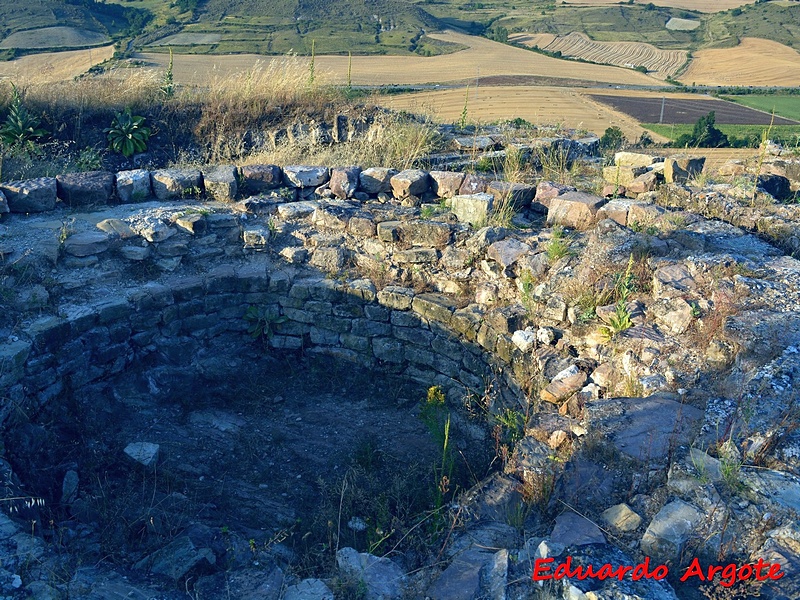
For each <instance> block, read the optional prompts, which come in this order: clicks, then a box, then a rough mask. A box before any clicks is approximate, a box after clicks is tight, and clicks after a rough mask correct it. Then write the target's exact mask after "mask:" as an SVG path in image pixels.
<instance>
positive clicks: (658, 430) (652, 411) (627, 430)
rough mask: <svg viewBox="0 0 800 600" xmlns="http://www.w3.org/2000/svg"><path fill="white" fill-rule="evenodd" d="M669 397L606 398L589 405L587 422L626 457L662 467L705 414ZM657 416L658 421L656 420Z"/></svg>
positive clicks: (657, 395)
mask: <svg viewBox="0 0 800 600" xmlns="http://www.w3.org/2000/svg"><path fill="white" fill-rule="evenodd" d="M676 397H677V396H672V395H670V394H665V393H658V394H654V395H652V396H648V397H646V398H606V399H601V400H598V401H596V402H592V403H591V404H587V406H586V408H587V411H588V418H589V419H591V422H592V423H594V424H595V428H596V430H597V431H598V432H602V434H603V435H604V436H606V437H607V438H608V439H610V440H611V441H612V442H613V444H614V446H616V448H617V449H618V450H619V451H620V452H623V453H624V454H627V455H628V456H630V457H632V458H635V459H637V460H641V461H645V462H654V463H656V464H662V463H661V461H663V460H664V457H666V456H667V453H668V452H669V451H670V448H674V447H675V446H676V445H679V444H684V443H686V442H687V441H688V440H689V439H690V438H691V435H692V432H693V429H694V426H695V424H696V423H697V422H698V420H700V419H702V416H703V411H701V410H699V409H697V408H695V407H693V406H690V405H688V404H682V403H680V402H678V401H676V400H675V399H674V398H676ZM653 415H658V418H657V419H655V418H653Z"/></svg>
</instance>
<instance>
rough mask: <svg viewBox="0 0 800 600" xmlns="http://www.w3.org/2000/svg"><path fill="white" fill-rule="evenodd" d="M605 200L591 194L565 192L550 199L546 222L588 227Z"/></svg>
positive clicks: (582, 227)
mask: <svg viewBox="0 0 800 600" xmlns="http://www.w3.org/2000/svg"><path fill="white" fill-rule="evenodd" d="M605 202H606V201H605V199H604V198H601V197H600V196H595V195H593V194H587V193H585V192H567V193H566V194H563V195H561V196H557V197H556V198H553V199H552V200H551V201H550V209H549V210H548V211H547V224H548V225H562V226H564V227H572V228H574V229H588V228H589V227H591V226H592V225H594V224H595V221H596V220H597V211H598V210H599V209H600V207H601V206H603V204H605Z"/></svg>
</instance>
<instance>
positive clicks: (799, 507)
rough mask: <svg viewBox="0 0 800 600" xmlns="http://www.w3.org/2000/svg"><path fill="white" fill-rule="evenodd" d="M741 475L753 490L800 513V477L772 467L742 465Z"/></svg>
mask: <svg viewBox="0 0 800 600" xmlns="http://www.w3.org/2000/svg"><path fill="white" fill-rule="evenodd" d="M739 477H740V478H741V479H742V481H743V482H744V484H745V485H746V486H747V487H749V488H750V489H751V490H753V491H755V492H758V493H759V494H761V495H763V496H766V497H767V498H769V499H770V500H772V501H773V502H777V503H778V504H780V505H781V506H783V507H786V508H789V509H791V510H793V511H795V512H797V513H800V478H798V477H796V476H794V475H791V474H790V473H782V472H781V471H773V470H770V469H749V468H747V467H742V470H741V471H739Z"/></svg>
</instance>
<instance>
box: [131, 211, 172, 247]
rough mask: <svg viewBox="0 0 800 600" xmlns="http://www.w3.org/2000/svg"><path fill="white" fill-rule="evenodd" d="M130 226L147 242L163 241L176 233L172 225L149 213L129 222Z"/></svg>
mask: <svg viewBox="0 0 800 600" xmlns="http://www.w3.org/2000/svg"><path fill="white" fill-rule="evenodd" d="M131 228H132V229H133V230H134V231H135V232H136V233H138V234H139V235H140V236H142V237H143V238H144V239H146V240H147V241H148V242H163V241H164V240H166V239H168V238H170V237H172V236H173V235H175V234H176V233H178V231H177V230H176V229H175V228H174V227H170V226H169V225H167V224H166V223H164V221H162V220H161V219H159V218H157V217H154V216H150V215H147V216H145V217H144V218H143V219H141V220H137V221H135V222H134V223H131Z"/></svg>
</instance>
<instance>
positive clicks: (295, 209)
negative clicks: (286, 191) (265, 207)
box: [278, 200, 319, 220]
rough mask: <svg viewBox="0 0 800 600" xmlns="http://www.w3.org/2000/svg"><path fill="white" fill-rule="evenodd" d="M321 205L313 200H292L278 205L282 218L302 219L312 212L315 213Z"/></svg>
mask: <svg viewBox="0 0 800 600" xmlns="http://www.w3.org/2000/svg"><path fill="white" fill-rule="evenodd" d="M318 207H319V203H317V202H314V201H312V200H305V201H301V202H290V203H288V204H279V205H278V215H279V216H280V217H281V218H282V219H287V220H289V219H302V218H303V217H307V216H308V215H310V214H313V212H314V211H315V210H317V208H318Z"/></svg>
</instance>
